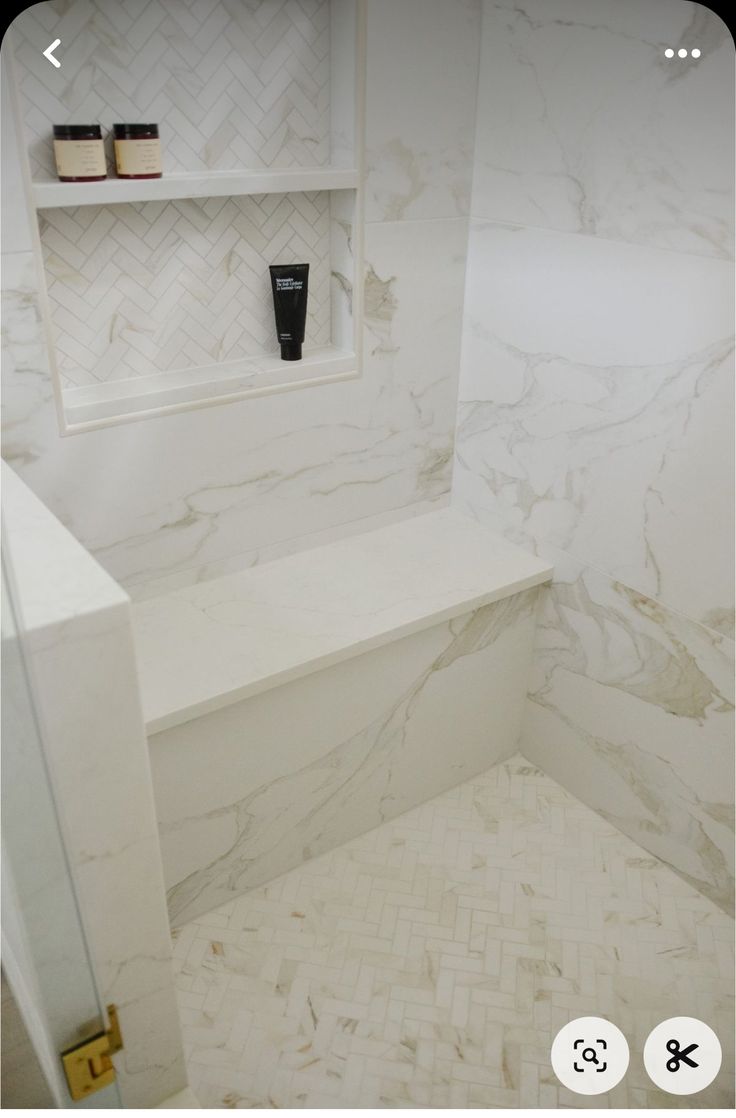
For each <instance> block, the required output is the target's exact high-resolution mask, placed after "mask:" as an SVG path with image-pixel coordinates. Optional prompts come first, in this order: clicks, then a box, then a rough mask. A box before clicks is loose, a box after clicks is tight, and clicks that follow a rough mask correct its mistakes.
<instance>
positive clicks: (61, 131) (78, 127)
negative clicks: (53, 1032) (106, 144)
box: [54, 124, 102, 140]
mask: <svg viewBox="0 0 736 1118" xmlns="http://www.w3.org/2000/svg"><path fill="white" fill-rule="evenodd" d="M54 136H57V137H58V138H59V139H60V140H84V139H87V140H89V139H93V140H101V139H102V128H101V127H100V125H99V124H55V125H54Z"/></svg>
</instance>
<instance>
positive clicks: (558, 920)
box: [174, 755, 733, 1110]
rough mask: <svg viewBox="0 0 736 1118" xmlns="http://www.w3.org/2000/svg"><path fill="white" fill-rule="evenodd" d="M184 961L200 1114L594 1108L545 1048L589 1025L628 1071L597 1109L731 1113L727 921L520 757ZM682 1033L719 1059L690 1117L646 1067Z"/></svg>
mask: <svg viewBox="0 0 736 1118" xmlns="http://www.w3.org/2000/svg"><path fill="white" fill-rule="evenodd" d="M174 956H175V966H176V972H177V979H176V981H177V987H178V991H179V1004H180V1011H181V1015H182V1023H183V1030H184V1037H185V1047H186V1055H187V1067H188V1071H189V1076H190V1081H191V1085H192V1088H193V1090H194V1091H195V1093H196V1094H197V1096H198V1097H199V1099H200V1101H201V1103H202V1105H203V1106H206V1107H213V1108H229V1109H235V1108H237V1109H246V1108H251V1107H265V1108H268V1109H272V1108H281V1107H286V1108H292V1107H293V1108H316V1109H323V1108H324V1109H328V1108H329V1109H332V1108H337V1107H345V1108H351V1107H352V1108H368V1107H377V1108H398V1107H433V1108H438V1107H451V1108H454V1109H462V1108H465V1107H468V1108H481V1107H485V1108H503V1109H508V1110H516V1109H524V1108H534V1109H536V1108H540V1109H544V1108H548V1109H558V1108H573V1109H574V1108H579V1107H581V1106H587V1105H589V1102H590V1100H589V1099H588V1098H587V1097H582V1096H580V1095H575V1094H573V1093H572V1092H571V1091H569V1090H567V1089H566V1088H564V1087H563V1086H562V1085H561V1084H560V1083H559V1082H558V1081H557V1079H556V1078H555V1076H554V1074H553V1072H552V1069H551V1067H550V1063H549V1048H550V1044H551V1041H552V1038H553V1037H554V1035H555V1033H556V1032H557V1030H558V1029H559V1028H561V1026H562V1025H563V1024H566V1023H567V1022H568V1021H569V1020H573V1019H574V1018H575V1017H580V1016H584V1015H588V1014H591V1013H593V1014H596V1015H601V1016H603V1017H606V1018H608V1019H609V1020H611V1021H613V1022H615V1023H616V1024H617V1025H618V1026H619V1028H621V1029H622V1031H623V1032H624V1034H625V1036H626V1037H627V1040H628V1042H629V1047H630V1051H631V1063H630V1066H629V1069H628V1071H627V1074H626V1076H625V1078H624V1079H623V1080H622V1082H621V1083H620V1084H619V1085H618V1086H617V1087H615V1088H614V1089H613V1091H611V1092H610V1093H609V1094H608V1095H607V1096H602V1097H600V1098H599V1099H598V1100H597V1101H598V1104H599V1105H602V1106H604V1107H605V1106H609V1107H614V1108H618V1107H620V1108H634V1109H635V1108H646V1109H649V1108H652V1109H656V1108H662V1107H679V1108H683V1109H693V1108H700V1107H721V1106H722V1107H726V1108H728V1107H731V1106H733V1072H732V1060H733V1001H732V996H731V995H732V989H733V922H732V920H731V919H730V918H729V917H728V916H726V915H725V914H724V913H721V912H719V911H718V909H717V908H716V907H715V906H714V905H713V904H712V902H710V901H709V900H707V899H706V898H705V897H703V896H701V895H699V894H698V893H697V892H695V890H694V889H692V887H691V886H689V885H688V884H686V883H685V882H684V881H682V880H681V879H680V878H678V877H677V876H676V875H674V874H673V873H672V872H671V871H670V870H669V869H668V868H667V867H666V866H665V865H663V864H662V863H661V862H659V861H658V860H657V859H656V858H654V857H652V856H651V855H650V854H647V852H646V851H645V850H643V849H642V848H641V846H638V845H637V844H635V843H634V842H632V841H631V840H630V839H628V838H626V837H624V836H623V835H622V834H621V833H620V832H619V831H617V830H616V829H615V828H614V827H613V826H612V825H611V824H610V823H609V822H607V821H606V820H604V819H602V818H601V817H600V816H599V815H596V814H594V813H593V812H592V811H590V810H589V809H588V808H586V807H584V806H583V805H582V804H581V803H580V802H579V801H578V800H576V799H575V798H574V797H573V796H572V795H570V793H569V792H567V791H565V790H564V789H563V788H562V787H561V786H560V785H559V784H558V783H557V782H555V781H554V780H552V779H550V778H549V777H548V776H546V775H545V774H544V773H543V772H542V771H540V769H538V768H536V767H535V766H533V765H532V764H530V763H529V762H528V761H526V760H525V759H524V758H523V757H520V756H518V755H517V756H515V757H513V758H512V759H511V760H509V761H507V762H505V763H503V764H501V765H498V766H496V767H495V768H492V769H490V770H489V771H487V772H484V773H482V774H481V775H479V776H477V777H475V778H474V779H471V780H467V781H465V782H463V783H461V784H460V785H459V786H457V787H454V788H452V789H451V790H449V791H446V792H444V793H443V794H442V795H439V796H436V797H434V798H432V799H431V800H430V801H429V802H427V803H424V804H422V805H421V806H420V807H416V808H414V809H413V810H412V811H409V812H407V813H405V814H404V815H401V816H400V817H399V818H397V819H394V820H393V821H392V822H389V823H384V824H382V825H380V826H379V827H377V828H376V829H374V830H372V831H371V832H369V833H368V834H365V835H363V836H362V837H360V838H357V839H354V840H352V841H351V842H349V843H347V844H345V845H344V846H341V847H339V848H338V849H336V850H333V851H331V852H330V853H328V854H325V855H323V856H322V857H319V858H317V859H315V860H313V861H311V862H308V863H305V864H304V865H303V866H299V867H298V868H296V869H294V870H292V871H291V872H290V873H288V874H285V875H284V876H283V877H280V878H278V879H277V880H275V881H271V882H269V883H268V884H267V885H265V886H263V887H262V888H259V889H255V890H253V891H251V892H250V893H248V894H246V895H245V896H242V897H239V898H237V899H235V900H232V901H230V902H229V903H228V904H226V905H223V906H221V907H219V908H217V909H215V910H214V911H211V912H208V913H205V914H203V915H201V916H199V917H197V918H196V919H195V920H193V921H191V922H189V923H187V924H186V925H184V926H183V927H181V928H179V929H177V931H176V933H175V939H174ZM679 1014H687V1015H692V1016H697V1017H700V1018H701V1019H702V1020H704V1021H707V1022H708V1023H709V1024H710V1025H711V1026H712V1027H713V1028H714V1029H715V1030H716V1032H717V1033H718V1035H719V1037H720V1040H721V1044H722V1047H723V1052H724V1063H723V1067H722V1069H721V1072H720V1074H719V1075H718V1077H717V1079H716V1080H715V1082H714V1083H713V1084H712V1085H711V1086H710V1087H708V1088H707V1089H706V1090H705V1091H703V1092H702V1093H701V1094H698V1095H693V1096H689V1097H682V1096H680V1097H677V1096H672V1095H668V1094H666V1093H665V1092H662V1091H660V1090H659V1089H658V1088H656V1087H655V1086H654V1084H653V1083H652V1082H651V1080H650V1079H649V1078H648V1076H647V1074H646V1071H645V1069H644V1066H643V1062H642V1057H641V1053H642V1049H643V1046H644V1041H645V1040H646V1037H647V1035H648V1033H649V1031H650V1030H651V1029H652V1028H653V1027H654V1026H655V1025H656V1024H658V1023H659V1021H662V1020H664V1019H665V1018H667V1017H672V1016H676V1015H679ZM595 1101H596V1100H595V1099H594V1100H593V1102H595Z"/></svg>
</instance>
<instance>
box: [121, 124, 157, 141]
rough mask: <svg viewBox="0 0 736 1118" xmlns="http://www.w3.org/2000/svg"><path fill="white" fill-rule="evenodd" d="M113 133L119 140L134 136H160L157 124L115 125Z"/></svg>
mask: <svg viewBox="0 0 736 1118" xmlns="http://www.w3.org/2000/svg"><path fill="white" fill-rule="evenodd" d="M112 127H113V132H114V133H115V136H116V137H117V138H118V139H128V138H130V137H132V136H158V125H157V124H113V126H112Z"/></svg>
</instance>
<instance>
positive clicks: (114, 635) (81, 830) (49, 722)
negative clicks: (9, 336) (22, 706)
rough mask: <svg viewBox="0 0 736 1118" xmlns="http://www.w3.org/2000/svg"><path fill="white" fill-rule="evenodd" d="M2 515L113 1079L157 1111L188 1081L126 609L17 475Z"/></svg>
mask: <svg viewBox="0 0 736 1118" xmlns="http://www.w3.org/2000/svg"><path fill="white" fill-rule="evenodd" d="M3 510H4V513H3V515H4V521H3V527H4V536H5V541H4V546H6V547H8V549H9V552H10V556H11V559H12V569H13V572H14V574H15V584H16V588H17V601H18V605H19V611H20V615H21V618H22V627H23V631H24V633H25V635H26V644H25V651H26V654H27V660H28V665H29V674H30V677H31V680H32V684H33V692H34V700H35V702H36V704H37V712H38V716H39V721H40V725H41V732H42V739H43V744H44V750H45V757H46V762H47V764H48V769H49V773H50V780H51V782H52V786H53V788H54V792H55V800H56V804H57V807H58V811H59V816H60V820H61V826H62V832H63V834H64V837H65V849H66V854H67V858H68V861H69V865H70V868H71V872H72V874H73V877H74V880H75V881H76V884H77V890H78V898H79V902H80V910H81V916H82V920H83V924H84V927H85V930H86V934H87V941H88V944H89V948H90V955H91V959H92V965H93V968H94V972H95V974H96V976H97V980H98V986H99V991H100V995H101V998H102V1002H103V1004H105V1005H106V1004H108V1003H109V1002H114V1003H115V1004H116V1006H117V1007H118V1010H119V1016H120V1025H121V1030H122V1032H123V1036H124V1040H125V1046H124V1048H123V1050H122V1051H121V1052H120V1053H119V1055H117V1056H116V1058H115V1066H116V1069H117V1081H118V1084H119V1087H120V1092H121V1097H122V1100H123V1104H124V1105H125V1106H126V1107H128V1108H130V1107H133V1108H135V1107H148V1106H152V1105H155V1104H156V1103H158V1102H160V1101H161V1100H162V1099H164V1098H166V1097H167V1096H168V1095H171V1094H173V1093H174V1092H175V1091H177V1090H181V1089H182V1088H183V1087H184V1086H185V1085H186V1073H185V1069H184V1061H183V1051H182V1044H181V1034H180V1030H179V1020H178V1015H177V1007H176V1000H175V996H174V987H173V982H172V972H171V942H170V939H169V927H168V922H167V914H166V906H165V901H164V882H163V873H162V867H161V854H160V848H159V843H158V833H157V825H156V816H155V806H154V802H153V792H152V788H151V777H150V769H149V761H148V750H147V742H146V736H145V731H144V726H143V716H142V713H141V708H140V699H139V695H138V681H137V675H136V663H135V654H134V649H133V640H132V628H131V617H130V603H129V602H128V600H127V598H126V595H125V594H124V593H123V591H122V590H121V589H120V588H119V587H118V586H116V585H115V583H114V582H113V581H112V580H111V579H110V578H109V576H108V575H107V574H106V573H105V572H104V571H103V570H102V569H101V568H100V567H99V566H98V564H97V563H95V562H94V560H93V559H92V558H91V557H90V556H89V555H88V554H86V553H85V551H84V550H83V548H81V547H80V546H79V544H78V543H77V541H76V540H74V539H73V538H72V537H71V536H70V535H69V533H68V532H66V531H65V529H64V528H63V527H62V526H61V525H60V524H59V523H58V522H57V521H56V520H55V519H54V517H53V516H51V514H50V513H49V512H48V510H47V509H46V508H45V507H44V506H43V505H42V504H41V503H40V501H38V500H37V498H36V497H35V496H34V495H33V494H32V493H31V492H29V490H28V489H27V488H26V487H25V486H24V485H23V484H22V483H21V482H20V481H19V480H18V478H17V477H15V475H14V474H13V473H12V471H10V470H8V469H7V467H4V470H3ZM56 965H57V966H58V965H64V960H63V959H57V960H56ZM79 1024H80V1025H83V1024H84V1022H79Z"/></svg>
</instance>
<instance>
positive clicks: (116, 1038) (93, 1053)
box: [61, 1005, 123, 1102]
mask: <svg viewBox="0 0 736 1118" xmlns="http://www.w3.org/2000/svg"><path fill="white" fill-rule="evenodd" d="M107 1016H108V1018H109V1021H110V1028H109V1029H107V1031H106V1032H104V1033H97V1035H96V1036H93V1037H92V1038H91V1039H90V1040H84V1041H82V1043H81V1044H75V1045H74V1047H73V1048H67V1050H66V1052H62V1053H61V1062H62V1064H63V1065H64V1074H65V1075H66V1081H67V1083H68V1085H69V1094H70V1095H71V1096H72V1098H73V1099H74V1100H75V1102H76V1101H77V1100H79V1099H86V1098H87V1096H88V1095H93V1094H94V1093H95V1091H101V1090H102V1088H103V1087H107V1086H108V1085H109V1084H110V1083H112V1082H114V1080H115V1067H114V1065H113V1062H112V1060H111V1059H110V1057H111V1056H113V1055H114V1054H115V1053H116V1052H119V1051H120V1049H121V1048H122V1047H123V1038H122V1036H121V1033H120V1022H119V1021H118V1011H117V1009H116V1008H115V1006H114V1005H109V1006H108V1007H107Z"/></svg>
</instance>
